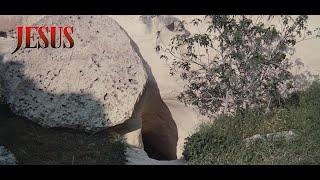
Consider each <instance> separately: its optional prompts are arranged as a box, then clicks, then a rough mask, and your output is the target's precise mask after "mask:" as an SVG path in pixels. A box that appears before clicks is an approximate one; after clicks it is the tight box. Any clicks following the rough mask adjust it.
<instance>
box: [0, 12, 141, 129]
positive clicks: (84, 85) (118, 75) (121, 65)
mask: <svg viewBox="0 0 320 180" xmlns="http://www.w3.org/2000/svg"><path fill="white" fill-rule="evenodd" d="M43 24H50V25H51V24H52V25H55V24H56V25H61V24H63V25H65V24H67V25H72V26H73V27H74V33H73V39H74V41H75V46H74V47H73V48H72V49H63V48H58V49H53V48H47V49H23V50H19V51H17V52H16V53H15V54H13V55H11V54H10V53H6V54H5V56H4V58H3V59H2V60H1V61H0V62H1V66H0V72H1V84H2V86H3V89H4V96H5V97H6V99H7V101H8V103H9V104H10V107H11V109H12V110H13V111H14V112H15V113H16V114H18V115H22V116H25V117H27V118H29V119H30V120H33V121H35V122H38V123H39V124H41V125H44V126H48V127H71V128H77V129H86V130H99V129H101V128H106V127H111V126H115V125H118V124H121V123H123V122H125V121H126V120H128V119H130V118H131V117H132V116H133V113H134V108H135V105H136V103H137V102H138V101H139V99H140V97H141V95H142V93H143V91H144V87H145V85H146V83H147V74H146V70H145V67H144V64H143V63H144V62H143V59H142V57H141V56H140V55H139V52H137V50H136V49H135V47H133V45H132V40H131V39H130V37H129V36H128V35H127V34H126V32H125V31H124V30H123V29H122V28H121V27H120V26H119V25H118V24H117V22H115V21H114V20H113V19H111V18H109V17H107V16H46V17H44V18H42V19H41V20H40V21H38V22H37V23H36V24H35V25H43ZM57 41H58V39H57ZM14 46H15V41H14V40H12V43H11V48H9V49H11V50H12V49H14Z"/></svg>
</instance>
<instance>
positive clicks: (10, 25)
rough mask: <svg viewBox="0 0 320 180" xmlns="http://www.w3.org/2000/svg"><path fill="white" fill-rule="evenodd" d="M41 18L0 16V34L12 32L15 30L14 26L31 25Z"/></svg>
mask: <svg viewBox="0 0 320 180" xmlns="http://www.w3.org/2000/svg"><path fill="white" fill-rule="evenodd" d="M42 17H44V16H19V15H2V16H0V24H1V27H0V32H1V31H2V32H6V31H10V30H13V29H15V28H16V26H21V25H32V24H33V23H35V22H37V21H39V20H40V19H41V18H42ZM0 34H1V33H0ZM3 34H4V33H3Z"/></svg>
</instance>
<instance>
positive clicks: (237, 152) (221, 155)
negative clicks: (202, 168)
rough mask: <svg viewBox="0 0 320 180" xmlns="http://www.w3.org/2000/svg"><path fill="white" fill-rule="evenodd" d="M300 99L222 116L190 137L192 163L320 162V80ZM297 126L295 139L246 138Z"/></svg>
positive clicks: (186, 152)
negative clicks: (265, 110)
mask: <svg viewBox="0 0 320 180" xmlns="http://www.w3.org/2000/svg"><path fill="white" fill-rule="evenodd" d="M296 96H299V99H300V100H299V103H297V104H295V105H290V104H285V106H282V107H279V108H276V109H274V110H272V111H271V112H269V113H267V114H264V113H261V112H259V111H258V110H247V111H245V113H242V114H240V113H238V114H237V115H235V116H234V117H225V116H221V117H219V118H218V119H217V120H216V121H215V122H214V123H212V124H209V125H203V126H202V127H200V129H199V131H198V132H197V133H195V134H193V135H192V136H190V137H188V138H187V141H186V143H185V150H184V156H185V158H186V159H187V160H188V162H189V164H319V163H320V83H319V82H314V83H313V84H312V85H311V86H310V87H309V88H308V89H307V90H306V91H302V92H298V93H297V95H296ZM287 130H294V132H295V133H296V134H297V136H296V137H295V138H294V139H293V141H257V142H256V143H253V144H252V145H250V146H246V145H245V143H244V142H243V139H245V138H248V137H251V136H253V135H255V134H266V133H274V132H280V131H287Z"/></svg>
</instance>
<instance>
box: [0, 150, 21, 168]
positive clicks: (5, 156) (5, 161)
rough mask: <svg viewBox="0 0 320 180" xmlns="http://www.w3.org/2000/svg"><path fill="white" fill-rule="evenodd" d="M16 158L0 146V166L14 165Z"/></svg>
mask: <svg viewBox="0 0 320 180" xmlns="http://www.w3.org/2000/svg"><path fill="white" fill-rule="evenodd" d="M16 164H17V162H16V158H15V157H14V155H13V154H12V153H11V152H10V151H9V150H8V149H7V148H5V147H4V146H1V145H0V165H16Z"/></svg>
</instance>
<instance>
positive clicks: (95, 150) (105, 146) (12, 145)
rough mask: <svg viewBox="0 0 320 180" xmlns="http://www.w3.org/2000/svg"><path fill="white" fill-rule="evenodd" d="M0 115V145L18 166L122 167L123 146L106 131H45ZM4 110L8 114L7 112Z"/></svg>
mask: <svg viewBox="0 0 320 180" xmlns="http://www.w3.org/2000/svg"><path fill="white" fill-rule="evenodd" d="M0 108H1V111H2V112H0V144H1V145H4V146H5V147H7V148H8V149H9V150H10V151H11V152H12V153H13V154H15V156H16V159H17V161H18V164H28V165H45V164H48V165H49V164H50V165H52V164H53V165H59V164H68V165H72V164H124V163H125V149H126V147H125V145H124V144H123V143H122V141H121V140H120V139H119V138H115V137H114V135H111V134H110V133H107V132H101V133H99V134H95V135H90V134H87V133H84V132H79V131H76V130H71V129H61V128H44V127H41V126H39V125H37V124H36V123H33V122H31V121H30V120H27V119H25V118H22V117H19V116H15V115H13V114H11V113H8V111H7V110H6V107H5V106H1V107H0ZM6 111H7V113H6Z"/></svg>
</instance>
